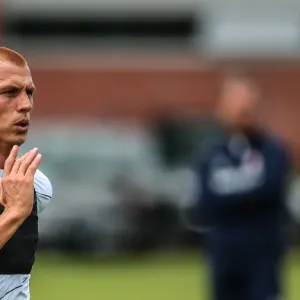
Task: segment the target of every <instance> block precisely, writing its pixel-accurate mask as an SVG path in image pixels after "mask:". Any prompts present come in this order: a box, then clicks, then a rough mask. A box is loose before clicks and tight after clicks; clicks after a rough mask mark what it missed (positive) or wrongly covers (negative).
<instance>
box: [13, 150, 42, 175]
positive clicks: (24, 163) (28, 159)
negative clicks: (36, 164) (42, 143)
mask: <svg viewBox="0 0 300 300" xmlns="http://www.w3.org/2000/svg"><path fill="white" fill-rule="evenodd" d="M37 154H38V149H37V148H34V149H33V150H31V151H29V153H28V155H26V156H25V157H22V158H20V159H18V160H17V161H16V163H15V165H14V166H13V168H12V171H11V173H14V172H15V173H20V174H22V175H25V173H26V171H27V168H28V167H29V165H30V164H31V163H32V161H33V160H34V159H35V158H36V156H37Z"/></svg>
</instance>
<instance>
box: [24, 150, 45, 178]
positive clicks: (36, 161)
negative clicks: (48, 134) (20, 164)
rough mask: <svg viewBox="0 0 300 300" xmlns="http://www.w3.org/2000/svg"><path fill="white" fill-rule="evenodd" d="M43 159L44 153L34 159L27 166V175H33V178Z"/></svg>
mask: <svg viewBox="0 0 300 300" xmlns="http://www.w3.org/2000/svg"><path fill="white" fill-rule="evenodd" d="M41 161H42V154H40V153H39V154H38V155H37V156H36V157H35V158H34V160H33V161H32V163H31V164H30V165H29V167H28V168H27V171H26V174H25V175H26V176H31V177H32V178H33V177H34V175H35V172H36V171H37V169H38V167H39V165H40V163H41Z"/></svg>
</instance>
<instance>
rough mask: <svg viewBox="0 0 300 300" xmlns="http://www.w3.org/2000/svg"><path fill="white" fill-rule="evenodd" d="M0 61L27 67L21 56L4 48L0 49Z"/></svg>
mask: <svg viewBox="0 0 300 300" xmlns="http://www.w3.org/2000/svg"><path fill="white" fill-rule="evenodd" d="M1 60H2V61H9V62H11V63H13V64H15V65H17V66H18V67H24V66H27V61H26V59H25V58H24V57H23V56H22V55H21V54H19V53H18V52H16V51H14V50H12V49H9V48H6V47H0V61H1Z"/></svg>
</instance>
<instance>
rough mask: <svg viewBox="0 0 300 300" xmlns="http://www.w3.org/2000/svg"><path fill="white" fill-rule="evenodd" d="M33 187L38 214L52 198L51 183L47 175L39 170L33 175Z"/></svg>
mask: <svg viewBox="0 0 300 300" xmlns="http://www.w3.org/2000/svg"><path fill="white" fill-rule="evenodd" d="M34 189H35V192H36V197H37V208H38V214H40V213H41V212H42V211H43V210H44V209H45V207H46V206H47V205H48V204H49V202H50V200H51V199H52V184H51V182H50V180H49V179H48V177H47V176H46V175H45V174H43V173H42V172H41V171H39V170H37V171H36V173H35V176H34Z"/></svg>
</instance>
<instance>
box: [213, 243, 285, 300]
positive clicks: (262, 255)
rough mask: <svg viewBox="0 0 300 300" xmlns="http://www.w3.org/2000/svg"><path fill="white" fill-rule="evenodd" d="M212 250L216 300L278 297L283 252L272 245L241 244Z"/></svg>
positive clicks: (256, 299)
mask: <svg viewBox="0 0 300 300" xmlns="http://www.w3.org/2000/svg"><path fill="white" fill-rule="evenodd" d="M220 246H221V245H219V246H218V247H217V248H212V249H210V253H209V254H210V259H211V260H210V262H211V273H212V292H213V299H214V300H277V299H280V297H281V293H282V292H281V278H280V275H281V265H282V258H283V254H282V253H281V251H278V250H279V247H277V249H276V248H275V249H274V248H273V247H261V246H260V247H255V245H254V246H253V247H252V248H251V246H250V245H248V246H246V247H245V245H242V244H238V245H234V244H229V245H224V244H223V247H220Z"/></svg>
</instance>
